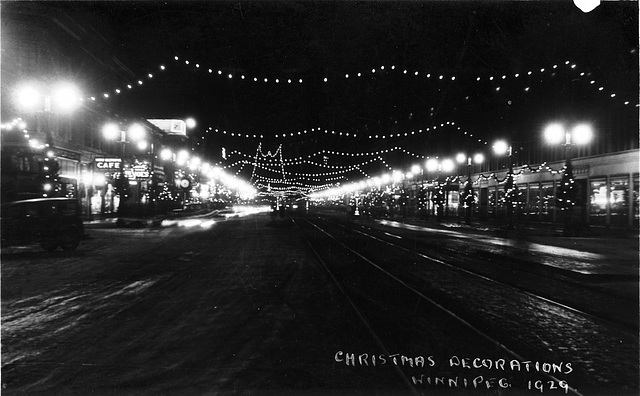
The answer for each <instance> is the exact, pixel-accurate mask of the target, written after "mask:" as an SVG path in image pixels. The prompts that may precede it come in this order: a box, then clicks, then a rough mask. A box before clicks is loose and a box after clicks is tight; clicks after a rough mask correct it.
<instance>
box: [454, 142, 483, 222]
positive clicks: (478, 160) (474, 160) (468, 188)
mask: <svg viewBox="0 0 640 396" xmlns="http://www.w3.org/2000/svg"><path fill="white" fill-rule="evenodd" d="M456 161H457V162H458V163H459V164H461V165H462V164H465V163H466V165H467V181H466V182H465V184H464V196H463V198H462V201H463V208H464V211H465V216H464V217H465V221H464V222H465V224H467V225H471V213H472V211H473V204H474V203H475V197H474V196H473V183H472V182H471V166H473V165H474V164H476V165H479V164H482V163H483V162H484V155H482V154H480V153H477V154H475V155H474V156H473V157H472V156H467V155H466V154H464V153H459V154H458V155H457V156H456Z"/></svg>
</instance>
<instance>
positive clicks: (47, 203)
mask: <svg viewBox="0 0 640 396" xmlns="http://www.w3.org/2000/svg"><path fill="white" fill-rule="evenodd" d="M0 221H1V223H2V246H15V245H30V244H34V243H38V244H40V246H42V248H43V249H44V250H46V251H53V250H55V249H57V248H58V247H60V248H62V250H74V249H75V248H77V247H78V245H79V244H80V240H81V239H82V237H83V236H84V226H83V224H82V217H81V209H80V204H79V203H78V201H77V200H75V199H70V198H36V199H28V200H24V201H16V202H8V203H4V204H2V211H1V212H0Z"/></svg>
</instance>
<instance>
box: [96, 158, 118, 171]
mask: <svg viewBox="0 0 640 396" xmlns="http://www.w3.org/2000/svg"><path fill="white" fill-rule="evenodd" d="M121 162H122V160H121V159H120V158H96V168H97V169H101V170H109V169H120V163H121Z"/></svg>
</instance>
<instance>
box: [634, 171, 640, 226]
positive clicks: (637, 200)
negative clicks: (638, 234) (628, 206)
mask: <svg viewBox="0 0 640 396" xmlns="http://www.w3.org/2000/svg"><path fill="white" fill-rule="evenodd" d="M638 182H639V180H638V175H635V176H634V177H633V218H634V224H636V225H638V219H639V214H638V206H639V205H638V204H639V203H640V202H639V196H638V188H639V187H640V186H639V185H638Z"/></svg>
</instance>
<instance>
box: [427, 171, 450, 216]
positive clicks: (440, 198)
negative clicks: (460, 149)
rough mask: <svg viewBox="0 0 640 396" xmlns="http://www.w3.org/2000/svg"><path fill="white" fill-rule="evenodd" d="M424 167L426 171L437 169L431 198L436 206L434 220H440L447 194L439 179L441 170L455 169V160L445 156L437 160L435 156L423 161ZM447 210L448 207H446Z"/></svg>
mask: <svg viewBox="0 0 640 396" xmlns="http://www.w3.org/2000/svg"><path fill="white" fill-rule="evenodd" d="M425 167H426V168H427V171H428V172H435V171H437V172H438V174H437V177H436V179H435V181H436V189H435V191H434V194H435V196H434V198H433V199H432V200H433V201H434V203H435V205H436V207H437V212H436V221H440V220H441V219H442V212H443V211H444V210H445V208H444V204H445V202H446V199H447V195H446V194H445V192H444V190H443V188H444V187H443V184H442V183H441V181H440V176H441V175H440V174H441V172H447V173H449V172H451V171H453V170H454V169H455V162H454V161H453V160H451V159H449V158H445V159H443V160H442V161H438V160H437V159H435V158H429V159H428V160H427V162H426V163H425ZM447 210H448V209H447Z"/></svg>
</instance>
